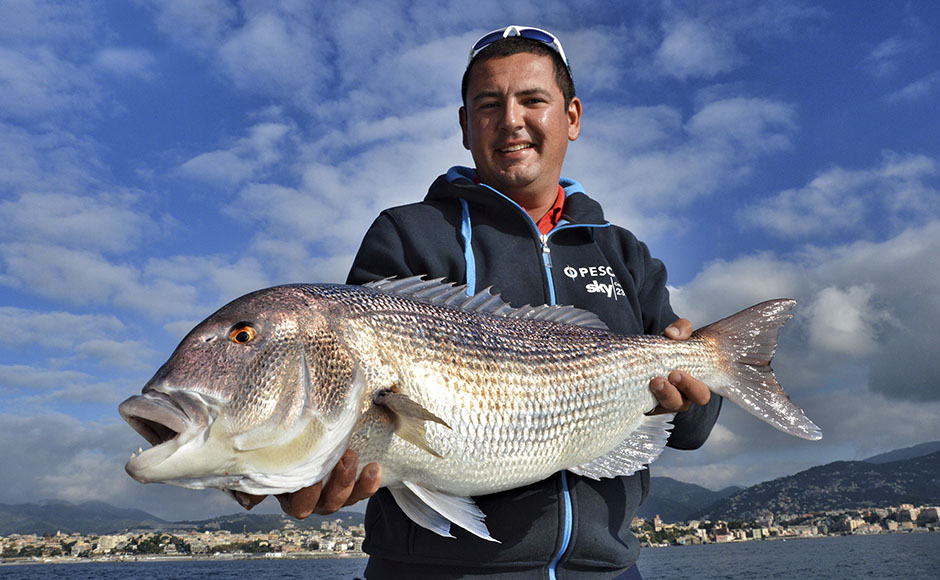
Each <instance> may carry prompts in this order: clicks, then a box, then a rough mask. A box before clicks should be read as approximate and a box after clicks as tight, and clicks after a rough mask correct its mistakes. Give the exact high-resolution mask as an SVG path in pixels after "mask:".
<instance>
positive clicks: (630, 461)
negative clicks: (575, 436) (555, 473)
mask: <svg viewBox="0 0 940 580" xmlns="http://www.w3.org/2000/svg"><path fill="white" fill-rule="evenodd" d="M674 417H675V414H674V413H667V414H662V415H647V416H645V417H644V418H643V422H642V423H641V424H640V426H639V427H637V428H636V429H635V430H634V431H633V432H632V433H630V436H629V437H628V438H626V439H624V440H623V441H622V442H621V443H620V444H619V445H617V447H614V448H613V449H612V450H611V451H609V452H608V453H606V454H604V455H601V456H600V457H598V458H596V459H592V460H591V461H589V462H587V463H583V464H581V465H578V466H575V467H572V468H570V469H569V470H568V471H570V472H572V473H576V474H578V475H583V476H584V477H589V478H591V479H601V478H602V477H617V476H620V475H633V474H634V473H636V472H637V471H640V470H642V469H646V468H647V467H648V466H649V464H650V463H652V462H653V461H654V460H655V459H656V458H657V457H659V454H660V453H662V452H663V449H664V448H665V447H666V441H667V440H668V439H669V431H670V430H671V429H672V423H671V422H672V419H673V418H674Z"/></svg>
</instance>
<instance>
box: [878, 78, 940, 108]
mask: <svg viewBox="0 0 940 580" xmlns="http://www.w3.org/2000/svg"><path fill="white" fill-rule="evenodd" d="M938 91H940V70H938V71H933V72H931V73H929V74H927V75H925V76H923V77H921V78H919V79H917V80H916V81H913V82H911V83H909V84H907V85H905V86H904V87H902V88H900V89H898V90H897V91H894V92H893V93H890V94H888V95H887V96H886V97H885V100H886V101H887V102H889V103H912V102H914V101H919V100H922V99H926V98H929V97H931V96H933V95H936V93H937V92H938Z"/></svg>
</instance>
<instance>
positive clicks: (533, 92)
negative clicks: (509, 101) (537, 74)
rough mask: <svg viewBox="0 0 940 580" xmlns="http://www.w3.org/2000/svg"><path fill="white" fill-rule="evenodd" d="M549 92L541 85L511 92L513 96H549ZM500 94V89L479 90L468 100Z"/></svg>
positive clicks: (494, 96) (492, 97)
mask: <svg viewBox="0 0 940 580" xmlns="http://www.w3.org/2000/svg"><path fill="white" fill-rule="evenodd" d="M551 94H552V93H551V91H549V90H547V89H543V88H541V87H533V88H530V89H523V90H521V91H516V92H515V93H513V96H514V97H528V96H532V95H540V96H544V97H548V96H551ZM502 95H503V93H502V92H500V91H496V90H483V91H480V92H478V93H477V94H475V95H473V97H472V98H471V99H470V101H471V102H473V103H475V102H477V101H481V100H483V99H496V98H499V97H501V96H502Z"/></svg>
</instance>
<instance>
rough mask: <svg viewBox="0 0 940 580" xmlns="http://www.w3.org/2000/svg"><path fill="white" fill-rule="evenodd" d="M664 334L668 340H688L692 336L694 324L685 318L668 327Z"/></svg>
mask: <svg viewBox="0 0 940 580" xmlns="http://www.w3.org/2000/svg"><path fill="white" fill-rule="evenodd" d="M663 334H664V335H665V336H666V338H671V339H673V340H686V339H687V338H689V337H690V336H692V323H691V322H690V321H689V320H687V319H685V318H680V319H679V320H676V321H675V322H673V323H672V324H670V325H669V326H667V327H666V329H665V330H663Z"/></svg>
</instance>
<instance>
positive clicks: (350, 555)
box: [0, 551, 369, 567]
mask: <svg viewBox="0 0 940 580" xmlns="http://www.w3.org/2000/svg"><path fill="white" fill-rule="evenodd" d="M368 557H369V555H368V554H366V553H364V552H358V551H351V552H311V551H303V552H264V553H260V554H248V553H230V554H213V555H211V556H203V555H195V556H194V555H188V554H186V555H177V556H167V555H153V556H132V555H119V556H93V557H90V558H79V557H77V556H53V557H49V558H41V557H27V558H4V559H0V567H2V566H23V565H42V564H109V563H110V564H119V563H143V562H226V561H232V560H354V559H364V558H368Z"/></svg>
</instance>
